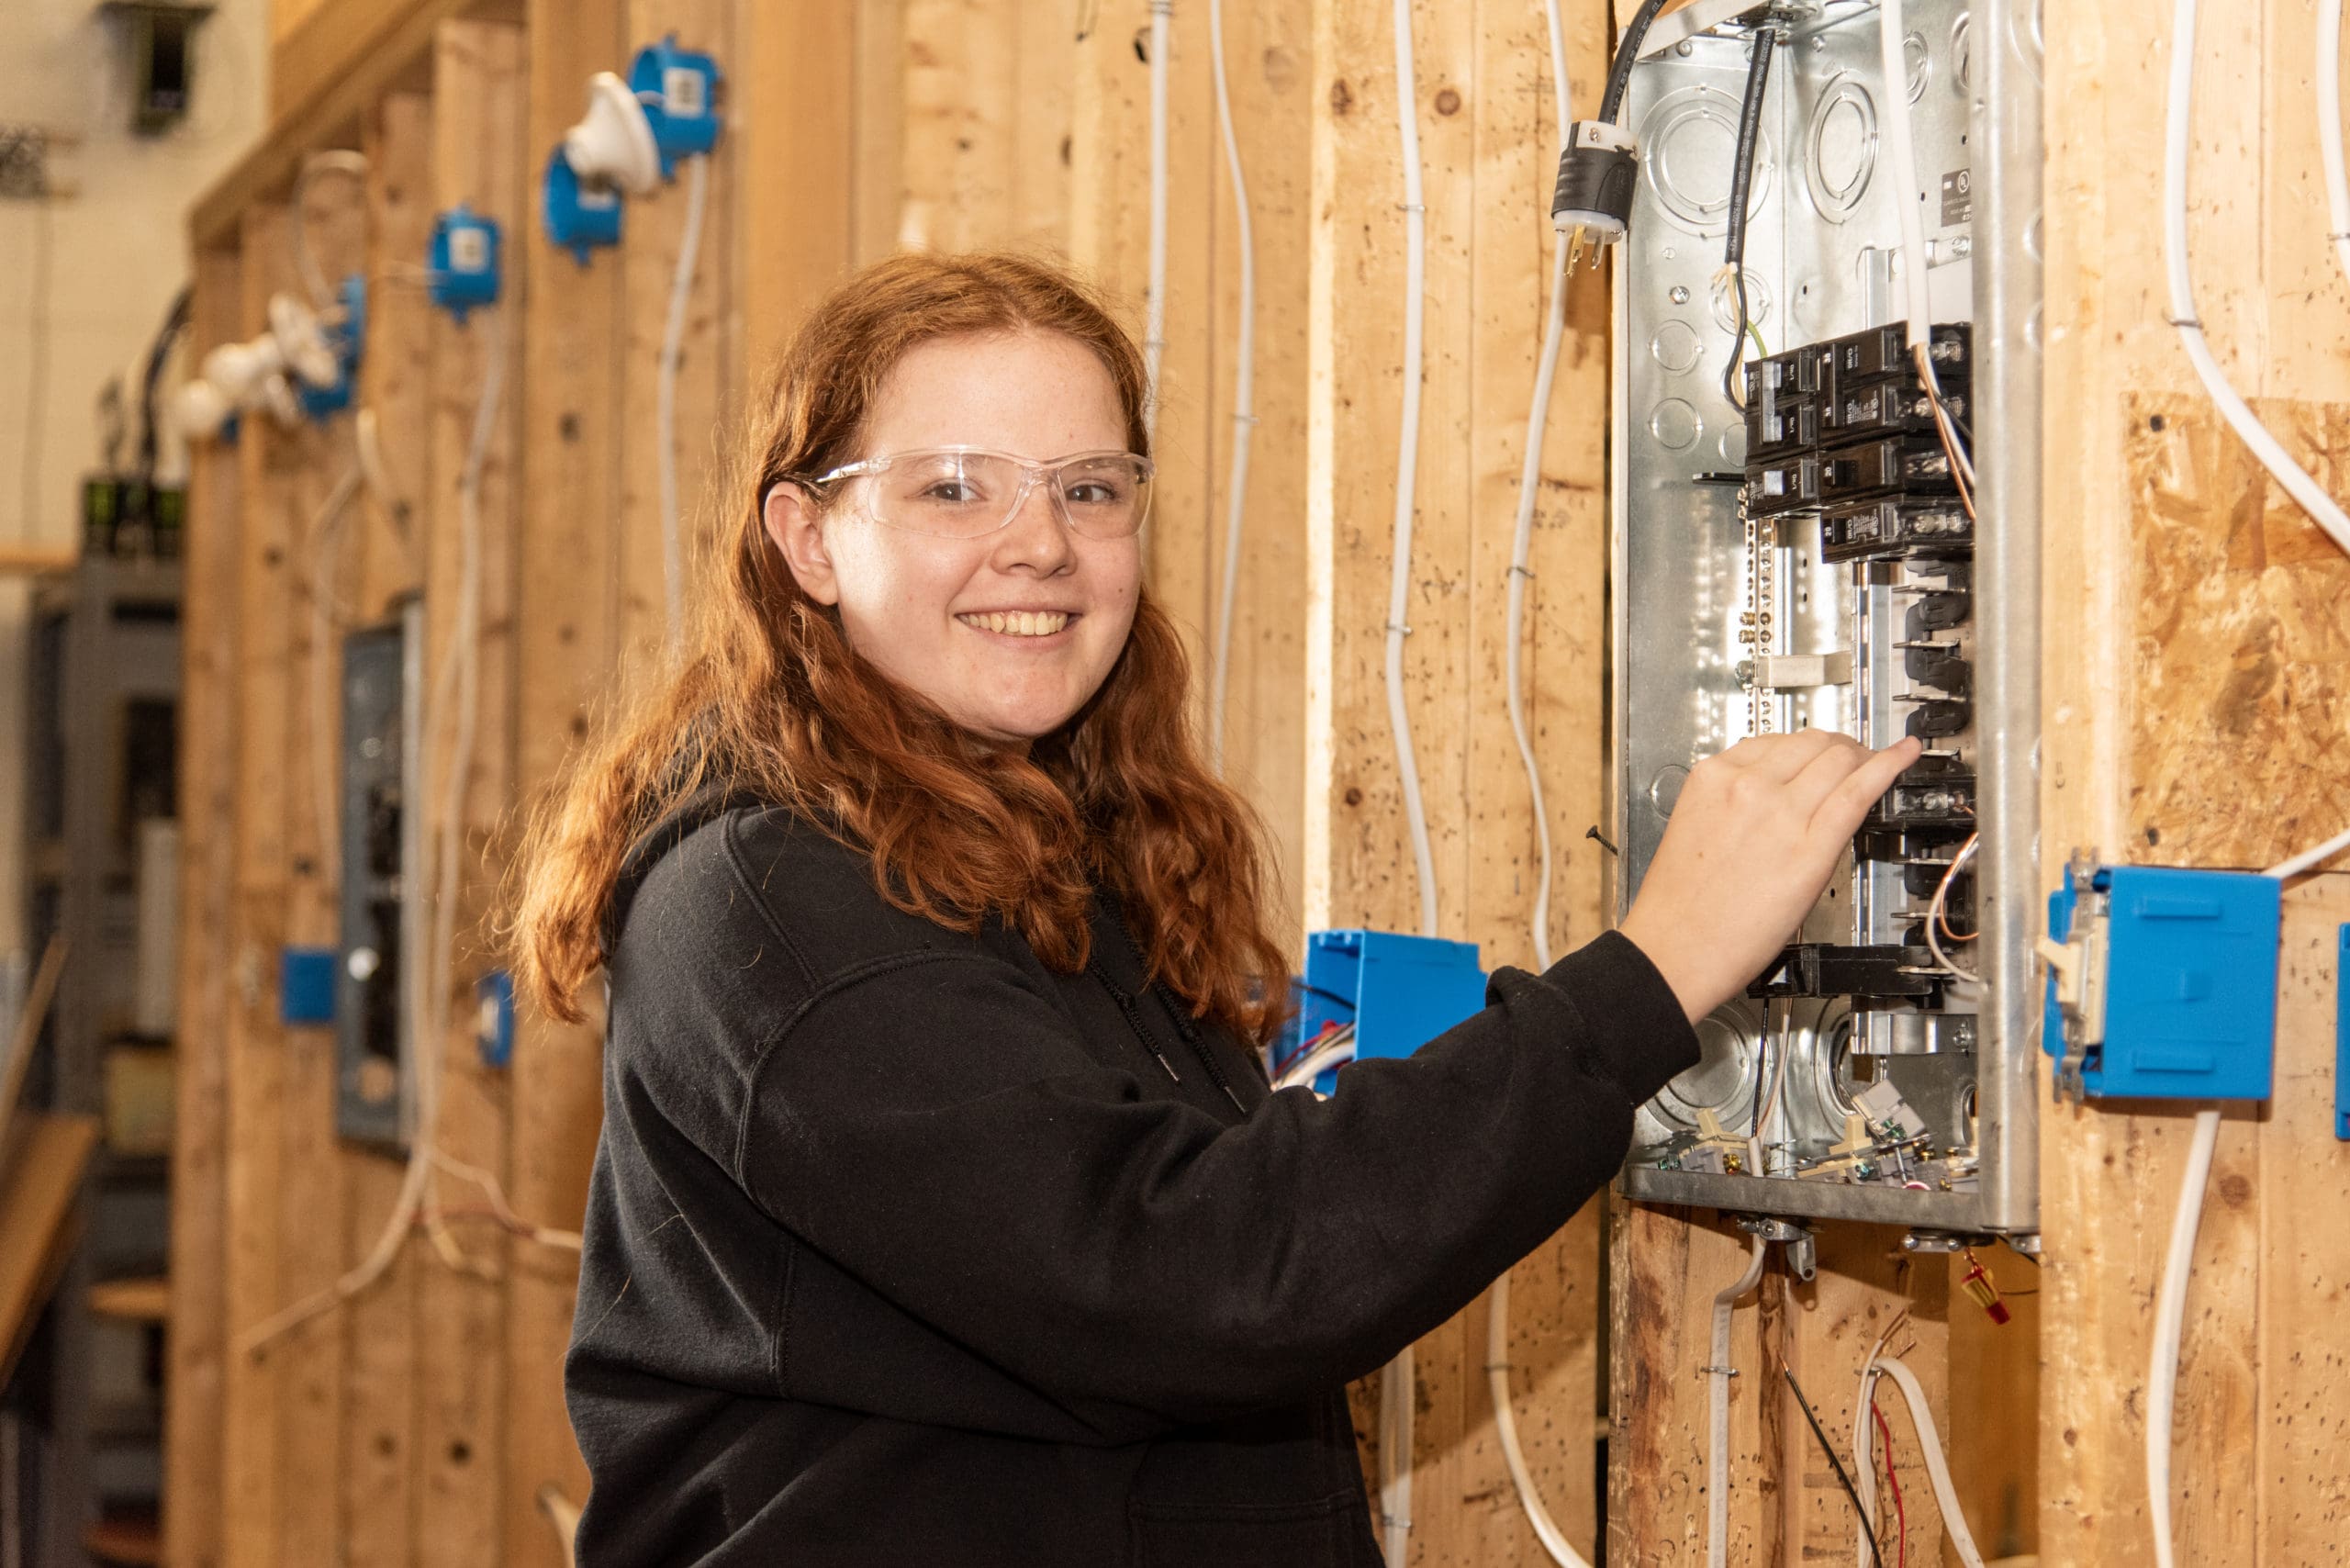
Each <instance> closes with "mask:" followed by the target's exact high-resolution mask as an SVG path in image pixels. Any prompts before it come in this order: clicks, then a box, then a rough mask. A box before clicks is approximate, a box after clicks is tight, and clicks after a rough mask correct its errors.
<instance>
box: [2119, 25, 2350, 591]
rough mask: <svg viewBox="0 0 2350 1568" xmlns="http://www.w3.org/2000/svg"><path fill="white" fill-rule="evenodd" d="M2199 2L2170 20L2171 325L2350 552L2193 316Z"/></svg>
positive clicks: (2215, 397)
mask: <svg viewBox="0 0 2350 1568" xmlns="http://www.w3.org/2000/svg"><path fill="white" fill-rule="evenodd" d="M2196 9H2197V0H2178V5H2177V11H2176V12H2175V13H2174V14H2173V19H2172V25H2171V50H2170V85H2169V94H2168V105H2167V116H2166V118H2165V125H2164V134H2163V263H2164V272H2165V274H2166V276H2167V278H2168V280H2169V285H2170V320H2171V325H2172V326H2174V327H2176V328H2177V329H2178V341H2179V343H2180V346H2182V347H2183V348H2185V349H2186V351H2187V357H2188V362H2189V363H2191V364H2193V365H2194V366H2195V374H2196V375H2198V376H2199V377H2200V378H2201V379H2202V382H2203V388H2204V390H2205V391H2206V392H2208V393H2209V394H2210V398H2211V401H2212V402H2213V403H2214V404H2216V405H2218V407H2219V409H2220V412H2221V414H2222V415H2224V416H2225V417H2226V419H2227V421H2228V424H2229V426H2230V427H2231V428H2233V430H2234V431H2235V432H2236V435H2237V437H2238V438H2239V439H2240V440H2242V441H2243V442H2244V445H2246V446H2248V447H2250V448H2251V449H2252V454H2253V455H2254V456H2255V457H2256V458H2258V459H2259V460H2260V465H2261V466H2262V467H2264V468H2266V469H2267V470H2268V472H2269V474H2270V475H2271V476H2274V477H2275V478H2276V480H2277V483H2278V484H2279V485H2282V486H2284V487H2285V489H2286V491H2287V493H2288V494H2289V495H2290V496H2291V497H2292V498H2293V499H2294V500H2295V501H2297V502H2299V503H2300V508H2301V510H2303V511H2306V512H2308V513H2309V514H2310V518H2311V521H2314V522H2315V523H2316V524H2317V525H2318V526H2319V527H2320V528H2322V529H2323V530H2325V532H2327V533H2328V534H2329V535H2331V536H2332V538H2333V542H2334V543H2336V544H2338V545H2340V546H2341V547H2342V548H2343V549H2344V550H2345V551H2350V515H2345V514H2344V511H2343V510H2342V508H2341V506H2340V505H2339V504H2337V503H2336V502H2335V501H2334V499H2333V497H2331V496H2329V495H2327V494H2326V493H2325V490H2324V488H2323V487H2322V486H2320V485H2319V484H2318V482H2317V481H2316V480H2314V479H2312V478H2311V477H2310V476H2309V474H2308V472H2307V471H2306V470H2304V469H2303V468H2302V467H2301V465H2300V464H2298V463H2295V462H2294V461H2293V459H2292V458H2291V456H2290V455H2288V454H2287V453H2286V451H2285V449H2284V447H2283V446H2281V445H2279V444H2278V443H2277V438H2276V437H2275V436H2273V435H2271V434H2269V433H2268V430H2267V427H2266V426H2265V425H2263V424H2262V423H2261V422H2260V420H2259V419H2258V417H2257V416H2255V414H2254V413H2253V411H2252V409H2250V408H2249V407H2247V406H2246V405H2245V403H2244V398H2242V397H2241V396H2239V395H2238V393H2237V392H2236V389H2235V387H2234V386H2232V385H2231V384H2230V383H2229V381H2228V375H2227V372H2226V371H2224V370H2221V368H2220V362H2219V361H2218V360H2217V359H2215V358H2213V357H2212V355H2211V348H2210V343H2208V342H2205V341H2204V337H2203V324H2202V322H2200V321H2199V320H2198V319H2196V315H2195V280H2194V277H2193V275H2192V274H2191V272H2190V271H2189V269H2188V256H2187V144H2188V131H2189V129H2190V125H2191V122H2192V120H2193V118H2194V106H2195V27H2196ZM2336 125H2337V128H2338V126H2339V120H2338V118H2337V120H2336ZM2337 134H2338V129H2337Z"/></svg>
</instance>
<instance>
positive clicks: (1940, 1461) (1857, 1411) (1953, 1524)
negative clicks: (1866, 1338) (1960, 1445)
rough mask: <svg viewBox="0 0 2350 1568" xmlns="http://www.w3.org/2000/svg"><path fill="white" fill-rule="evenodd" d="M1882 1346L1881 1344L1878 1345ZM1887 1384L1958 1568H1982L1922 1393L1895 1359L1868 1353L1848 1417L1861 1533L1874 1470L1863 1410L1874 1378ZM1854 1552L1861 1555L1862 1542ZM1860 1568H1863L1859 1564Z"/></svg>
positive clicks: (1868, 1517)
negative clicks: (1920, 1455)
mask: <svg viewBox="0 0 2350 1568" xmlns="http://www.w3.org/2000/svg"><path fill="white" fill-rule="evenodd" d="M1878 1343H1879V1344H1880V1345H1882V1344H1883V1343H1884V1341H1883V1340H1882V1339H1880V1340H1879V1341H1878ZM1880 1373H1882V1374H1883V1375H1884V1376H1886V1377H1889V1378H1891V1379H1892V1380H1893V1385H1894V1386H1895V1387H1896V1388H1897V1389H1899V1390H1900V1391H1901V1398H1902V1402H1903V1403H1904V1404H1906V1405H1908V1406H1909V1424H1910V1425H1911V1426H1912V1427H1915V1428H1917V1429H1918V1447H1919V1449H1920V1450H1922V1451H1923V1452H1924V1454H1925V1457H1926V1476H1927V1479H1928V1480H1929V1481H1930V1482H1931V1483H1932V1484H1933V1488H1934V1501H1935V1502H1936V1503H1937V1504H1939V1505H1941V1506H1942V1529H1944V1530H1945V1531H1947V1532H1948V1533H1949V1535H1950V1542H1951V1545H1952V1546H1953V1547H1954V1548H1955V1549H1956V1550H1957V1551H1958V1560H1959V1562H1961V1563H1962V1564H1964V1568H1983V1553H1982V1552H1981V1551H1978V1550H1976V1548H1975V1533H1974V1532H1973V1531H1972V1530H1970V1529H1967V1528H1966V1516H1965V1515H1964V1513H1962V1512H1961V1511H1960V1510H1959V1506H1958V1488H1957V1487H1955V1486H1953V1484H1951V1479H1950V1461H1949V1460H1948V1459H1946V1458H1945V1457H1944V1456H1943V1454H1942V1433H1941V1432H1940V1431H1939V1430H1938V1429H1937V1428H1935V1426H1934V1412H1933V1407H1932V1406H1930V1405H1928V1404H1927V1403H1926V1391H1925V1388H1924V1387H1923V1385H1921V1384H1920V1383H1919V1382H1918V1374H1917V1373H1916V1372H1911V1371H1910V1370H1909V1369H1908V1366H1907V1365H1905V1364H1904V1363H1903V1362H1902V1361H1900V1359H1899V1358H1897V1357H1895V1356H1884V1355H1877V1354H1874V1353H1872V1354H1871V1355H1870V1357H1869V1361H1868V1365H1867V1366H1866V1367H1864V1368H1863V1369H1862V1372H1861V1394H1860V1398H1859V1400H1858V1402H1857V1403H1856V1404H1855V1406H1854V1407H1853V1411H1852V1465H1853V1473H1852V1492H1853V1495H1855V1496H1857V1497H1859V1498H1861V1499H1862V1512H1861V1528H1862V1529H1863V1532H1866V1531H1868V1530H1872V1529H1874V1528H1875V1524H1876V1519H1875V1514H1874V1505H1875V1499H1876V1465H1875V1462H1874V1456H1873V1455H1872V1454H1871V1453H1870V1451H1869V1438H1870V1433H1869V1429H1868V1427H1869V1407H1870V1405H1871V1403H1872V1402H1873V1401H1874V1399H1875V1398H1876V1380H1877V1377H1878V1375H1879V1374H1880ZM1858 1550H1859V1551H1861V1552H1862V1553H1863V1556H1864V1557H1865V1555H1866V1554H1867V1552H1868V1545H1867V1541H1866V1540H1865V1539H1863V1540H1862V1542H1861V1543H1860V1544H1859V1547H1858ZM1864 1568H1865V1564H1864Z"/></svg>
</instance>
